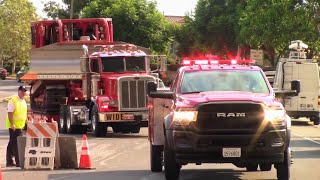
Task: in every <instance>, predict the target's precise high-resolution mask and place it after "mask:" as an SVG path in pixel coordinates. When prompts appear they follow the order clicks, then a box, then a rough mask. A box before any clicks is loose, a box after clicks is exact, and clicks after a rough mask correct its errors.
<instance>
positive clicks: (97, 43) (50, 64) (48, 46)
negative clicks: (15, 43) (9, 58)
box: [21, 18, 166, 136]
mask: <svg viewBox="0 0 320 180" xmlns="http://www.w3.org/2000/svg"><path fill="white" fill-rule="evenodd" d="M112 26H113V25H112V19H111V18H89V19H63V20H48V21H38V22H34V23H32V25H31V33H32V45H33V46H32V49H31V51H30V70H29V72H28V73H27V74H26V75H24V76H23V77H22V78H21V79H22V80H23V81H25V82H27V83H28V84H29V85H30V86H31V89H30V100H31V102H30V109H29V118H30V119H33V120H55V121H58V122H59V130H60V132H61V133H74V132H79V133H83V132H86V131H87V130H88V129H91V130H92V133H93V135H94V136H103V135H105V134H106V132H107V127H112V128H113V131H114V132H122V133H139V131H140V127H141V126H146V125H147V120H148V108H147V97H146V86H147V82H148V81H156V77H155V75H154V74H153V72H152V71H151V70H150V61H151V59H152V58H153V59H155V61H157V60H159V62H162V63H161V64H166V63H165V59H164V58H163V56H151V55H148V54H149V53H150V52H149V50H148V49H147V48H143V47H137V46H135V45H132V44H128V43H124V42H113V29H112ZM84 50H85V51H84ZM84 52H85V55H83V54H84ZM162 70H165V68H162ZM158 71H160V70H158Z"/></svg>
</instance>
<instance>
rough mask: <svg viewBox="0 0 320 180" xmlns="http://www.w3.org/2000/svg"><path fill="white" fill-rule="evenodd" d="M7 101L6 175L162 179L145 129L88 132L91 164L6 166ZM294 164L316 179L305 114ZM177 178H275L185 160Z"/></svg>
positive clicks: (5, 90) (319, 144)
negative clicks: (85, 167)
mask: <svg viewBox="0 0 320 180" xmlns="http://www.w3.org/2000/svg"><path fill="white" fill-rule="evenodd" d="M20 84H22V83H16V82H15V81H13V80H5V81H1V80H0V99H1V97H4V96H8V95H12V94H14V93H15V92H16V89H17V87H18V85H20ZM5 106H6V104H5V103H0V121H1V123H0V164H1V167H2V175H3V179H4V180H11V179H20V180H22V179H23V180H35V179H37V180H47V179H50V180H89V179H90V180H100V179H101V180H164V179H165V178H164V173H163V172H162V173H152V172H151V171H150V165H149V153H150V152H149V142H148V139H147V135H148V134H147V133H148V132H147V129H146V128H143V129H142V131H141V132H140V134H138V135H130V134H128V135H125V134H112V132H110V134H108V135H107V136H106V137H104V138H94V137H92V136H91V134H89V135H88V143H89V149H90V156H91V159H92V162H93V165H94V166H95V167H96V169H95V170H74V169H62V170H53V171H50V170H37V171H26V170H21V169H19V168H15V167H14V168H6V167H5V153H6V146H7V142H8V132H7V130H6V129H5V123H4V120H5V116H6V111H5V110H6V107H5ZM292 130H293V137H292V141H291V148H292V150H293V156H294V157H293V165H292V168H291V177H292V178H291V179H296V180H319V179H320V173H318V169H319V164H320V129H319V126H313V125H312V124H311V123H309V122H308V121H306V120H296V121H294V122H293V127H292ZM75 136H76V138H77V150H78V159H79V155H80V152H81V143H82V140H81V138H82V136H81V135H75ZM180 179H181V180H209V179H217V180H229V179H233V180H253V179H257V180H272V179H276V170H275V169H274V168H273V169H272V170H271V171H270V172H261V171H258V172H247V171H246V170H245V169H242V168H237V167H235V166H233V165H232V164H206V165H201V166H196V165H187V166H184V167H183V168H182V171H181V175H180Z"/></svg>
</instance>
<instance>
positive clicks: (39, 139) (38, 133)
mask: <svg viewBox="0 0 320 180" xmlns="http://www.w3.org/2000/svg"><path fill="white" fill-rule="evenodd" d="M58 135H59V133H58V125H57V122H50V123H46V122H38V123H31V122H29V123H28V124H27V133H26V137H27V138H26V147H25V159H24V168H25V169H51V170H53V168H54V159H55V155H56V152H55V151H56V143H57V137H58Z"/></svg>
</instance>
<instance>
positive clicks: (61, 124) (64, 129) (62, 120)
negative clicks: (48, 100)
mask: <svg viewBox="0 0 320 180" xmlns="http://www.w3.org/2000/svg"><path fill="white" fill-rule="evenodd" d="M59 115H60V120H59V132H60V133H67V127H66V126H67V124H66V106H64V105H61V106H60V112H59Z"/></svg>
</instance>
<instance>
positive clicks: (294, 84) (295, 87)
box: [291, 80, 300, 94]
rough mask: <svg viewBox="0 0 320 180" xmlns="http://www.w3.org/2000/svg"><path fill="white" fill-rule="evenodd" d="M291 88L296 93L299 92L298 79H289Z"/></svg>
mask: <svg viewBox="0 0 320 180" xmlns="http://www.w3.org/2000/svg"><path fill="white" fill-rule="evenodd" d="M291 90H293V91H296V92H297V93H298V94H299V93H300V80H293V81H291Z"/></svg>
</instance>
